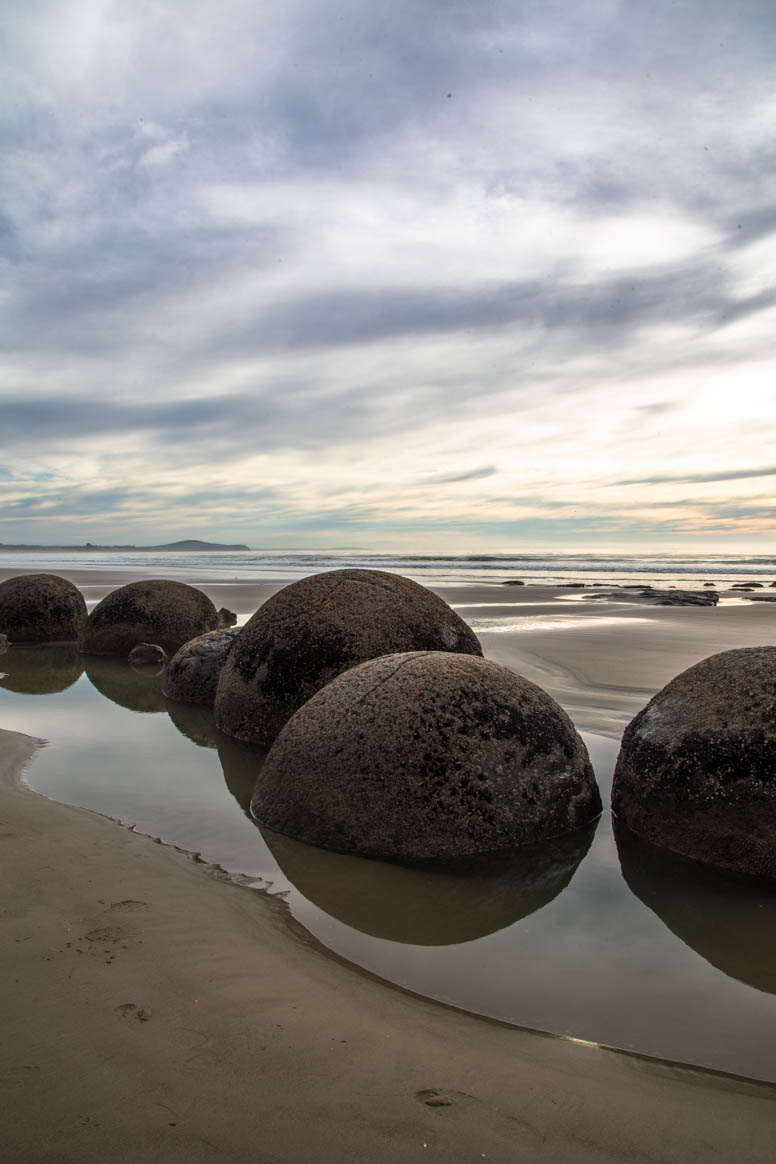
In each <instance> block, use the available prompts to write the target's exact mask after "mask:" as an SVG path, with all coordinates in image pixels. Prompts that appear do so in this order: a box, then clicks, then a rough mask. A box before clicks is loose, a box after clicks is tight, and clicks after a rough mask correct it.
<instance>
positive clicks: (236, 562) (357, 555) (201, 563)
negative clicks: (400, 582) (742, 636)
mask: <svg viewBox="0 0 776 1164" xmlns="http://www.w3.org/2000/svg"><path fill="white" fill-rule="evenodd" d="M13 569H19V570H25V571H28V570H34V571H46V572H49V573H57V572H60V571H61V572H67V571H69V570H94V571H121V572H124V573H126V574H128V575H131V576H133V577H134V576H137V577H145V578H152V577H157V578H158V577H166V578H182V579H186V580H187V581H194V580H196V579H198V578H199V579H200V580H201V581H203V582H204V581H220V582H253V581H256V582H263V581H272V582H274V581H288V582H292V581H295V580H297V579H299V578H305V577H307V576H308V575H310V574H317V573H321V572H323V571H328V570H343V569H364V570H386V571H389V572H390V573H395V574H402V575H404V576H405V577H409V578H414V579H415V580H416V581H418V582H422V583H425V584H426V585H428V586H435V585H436V586H439V585H455V584H458V585H471V584H479V583H488V582H491V583H504V582H510V581H516V582H525V583H526V584H530V583H535V584H545V585H561V586H562V585H570V584H573V583H580V582H581V583H583V584H584V585H585V586H594V585H596V584H598V585H601V586H614V585H620V586H623V585H625V586H627V585H636V584H638V583H644V584H652V585H656V586H677V587H685V588H690V589H691V588H693V587H696V586H702V585H703V584H704V583H705V582H713V583H715V584H717V585H724V584H725V583H729V584H734V583H735V582H745V581H761V582H764V583H768V582H770V581H771V580H772V579H774V578H776V554H763V555H753V554H746V555H743V554H715V555H685V554H676V553H673V554H613V553H600V554H591V553H573V554H572V553H547V552H537V553H520V554H517V553H510V554H506V553H503V554H461V555H458V554H448V555H446V554H428V555H419V554H388V553H374V552H370V551H368V550H360V549H352V548H345V549H307V548H305V549H249V550H238V551H221V550H204V551H202V550H195V551H191V550H189V551H185V552H181V551H159V550H142V549H118V550H102V549H100V550H96V549H92V548H89V547H87V548H85V549H56V550H54V549H52V550H22V551H20V550H14V549H3V548H1V547H0V570H13Z"/></svg>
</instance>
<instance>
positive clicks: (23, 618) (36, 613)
mask: <svg viewBox="0 0 776 1164" xmlns="http://www.w3.org/2000/svg"><path fill="white" fill-rule="evenodd" d="M85 622H86V602H85V600H84V596H83V594H82V593H81V591H80V590H79V589H78V587H77V586H74V585H73V583H72V582H68V580H67V579H66V578H60V577H59V575H58V574H20V575H19V576H18V577H16V578H6V580H5V582H0V632H2V633H3V634H4V635H5V636H6V637H7V639H8V642H10V643H74V642H77V641H78V639H79V638H80V637H81V632H82V631H83V629H84V624H85Z"/></svg>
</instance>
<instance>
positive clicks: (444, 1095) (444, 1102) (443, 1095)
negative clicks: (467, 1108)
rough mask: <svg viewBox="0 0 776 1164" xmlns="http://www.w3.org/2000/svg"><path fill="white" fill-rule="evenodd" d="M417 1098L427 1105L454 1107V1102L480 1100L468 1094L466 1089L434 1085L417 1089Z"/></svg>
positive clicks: (476, 1101)
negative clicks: (460, 1089)
mask: <svg viewBox="0 0 776 1164" xmlns="http://www.w3.org/2000/svg"><path fill="white" fill-rule="evenodd" d="M415 1098H416V1099H417V1100H418V1102H419V1103H423V1104H425V1105H426V1107H452V1106H453V1104H455V1103H458V1102H460V1101H461V1100H473V1101H474V1102H475V1103H478V1102H479V1101H478V1100H477V1097H476V1096H474V1095H468V1094H467V1093H466V1092H465V1091H452V1090H450V1089H447V1088H445V1089H441V1090H437V1088H434V1087H426V1088H424V1089H423V1090H422V1091H416V1092H415Z"/></svg>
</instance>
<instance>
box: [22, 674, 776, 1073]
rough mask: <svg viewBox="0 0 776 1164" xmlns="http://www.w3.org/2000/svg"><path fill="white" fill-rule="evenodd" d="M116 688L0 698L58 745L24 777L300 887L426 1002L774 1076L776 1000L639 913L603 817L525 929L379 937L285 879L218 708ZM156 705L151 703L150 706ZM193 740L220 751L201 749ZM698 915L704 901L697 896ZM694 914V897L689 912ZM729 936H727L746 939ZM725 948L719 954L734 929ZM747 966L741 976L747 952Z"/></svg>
mask: <svg viewBox="0 0 776 1164" xmlns="http://www.w3.org/2000/svg"><path fill="white" fill-rule="evenodd" d="M3 669H4V668H3ZM116 678H117V679H118V678H120V676H119V675H118V673H117V676H116ZM149 681H150V682H151V681H152V680H149ZM0 682H1V681H0ZM111 683H112V680H111V676H110V674H108V675H107V678H106V674H105V673H103V674H102V675H101V677H100V684H101V689H102V691H103V692H104V694H100V693H99V692H98V691H97V690H96V689H95V688H94V687H93V686H92V685H91V683H90V682H89V679H88V677H87V676H86V675H85V674H84V675H82V676H81V677H80V679H78V680H77V681H76V682H74V683H72V685H71V686H70V687H68V688H67V689H66V690H64V691H62V692H60V693H58V694H53V695H35V696H29V695H23V694H18V693H15V692H9V691H7V690H5V689H2V688H1V687H0V713H1V714H0V723H2V726H3V727H5V728H8V729H11V730H15V731H21V732H26V733H27V734H29V735H32V736H36V737H38V738H41V737H42V738H45V739H46V740H47V741H48V742H49V744H50V746H49V747H46V748H44V749H43V750H42V751H41V752H40V753H39V754H38V756H37V757H36V759H35V760H34V761H33V763H32V764H31V766H30V769H29V772H28V777H29V780H30V783H31V785H32V786H33V787H34V788H35V789H36V790H38V791H40V792H42V793H44V794H46V795H49V796H53V797H55V798H57V799H61V800H65V801H68V802H70V803H75V804H80V805H84V806H86V807H90V808H92V809H95V810H97V811H99V812H103V813H105V814H107V815H110V816H114V817H118V818H120V819H122V820H124V821H126V822H132V823H134V824H135V825H136V827H137V828H138V830H139V831H141V832H145V833H148V834H150V835H152V836H160V837H161V838H162V839H163V840H165V841H169V842H172V843H174V844H176V845H178V846H180V847H181V848H184V849H188V850H192V851H196V852H200V853H201V854H202V856H203V858H204V859H205V860H208V861H212V862H216V863H219V864H221V865H223V866H224V867H225V868H227V869H229V870H231V871H233V872H236V873H243V874H246V875H247V876H249V877H252V878H254V879H256V880H257V881H261V882H262V883H264V884H266V882H268V881H269V882H272V883H273V891H275V892H277V891H289V901H290V904H291V906H292V909H293V912H294V914H295V915H296V917H297V918H299V920H300V921H302V923H303V924H304V925H305V926H306V927H307V928H308V929H309V930H310V931H311V932H312V933H314V934H315V935H316V936H317V937H318V938H320V940H321V941H323V942H324V943H325V944H327V945H330V946H332V947H333V948H335V949H336V950H338V951H339V952H341V953H343V954H344V955H346V956H347V957H349V958H351V959H352V960H354V961H355V962H357V963H359V964H361V965H363V966H364V967H366V968H368V969H370V970H373V971H374V972H376V973H377V974H380V975H382V976H384V977H387V978H390V979H392V980H394V981H396V982H398V983H400V984H402V985H405V986H407V987H409V988H411V989H413V990H416V991H418V992H420V993H424V994H429V995H432V996H435V997H438V998H441V999H443V1000H445V1001H449V1002H453V1003H455V1004H456V1005H459V1006H462V1007H466V1008H468V1009H471V1010H474V1011H480V1012H482V1013H485V1014H489V1015H493V1016H496V1017H499V1018H503V1019H507V1020H510V1021H512V1022H515V1023H518V1024H521V1025H525V1026H529V1027H536V1028H539V1029H544V1030H550V1031H554V1032H558V1033H565V1034H570V1035H573V1036H575V1037H577V1038H581V1039H588V1040H590V1041H593V1042H602V1043H606V1044H612V1045H616V1046H623V1047H627V1048H632V1049H635V1050H639V1051H642V1052H645V1053H650V1054H655V1055H659V1056H663V1057H666V1058H671V1059H677V1060H683V1061H688V1062H696V1063H702V1064H706V1065H708V1066H713V1067H717V1068H719V1069H723V1070H728V1071H733V1072H737V1073H741V1074H745V1075H753V1076H759V1077H767V1078H770V1079H774V1080H776V995H774V994H770V993H767V992H766V991H764V990H758V989H755V988H754V987H752V986H749V985H747V984H746V983H745V982H744V981H739V980H737V979H736V978H733V977H728V976H727V975H726V974H725V973H723V972H722V970H720V969H717V968H716V967H715V966H714V965H712V964H711V963H710V962H709V961H707V960H706V959H705V958H704V957H702V956H701V955H700V954H699V953H696V952H695V950H694V949H692V948H691V946H689V945H686V944H685V942H684V941H682V940H681V939H680V937H678V936H677V935H676V933H674V932H672V929H670V928H669V925H668V924H666V923H665V922H664V921H662V920H661V917H660V916H659V912H660V910H661V909H663V905H662V901H663V898H661V896H660V895H661V894H662V893H663V892H664V890H663V889H662V888H661V887H660V885H659V884H657V882H655V886H656V888H655V895H654V900H653V898H651V897H650V898H649V900H650V904H651V905H652V906H653V908H648V907H647V906H646V905H644V904H642V902H641V901H640V900H639V898H638V897H637V896H636V895H635V892H632V891H631V889H630V888H629V887H628V884H627V883H626V881H625V880H624V879H623V876H622V874H621V872H620V864H619V860H618V856H617V850H616V847H615V844H614V839H613V836H612V830H611V826H610V821H609V818H608V816H607V815H605V816H604V818H602V820H601V822H600V824H599V827H598V830H597V832H596V835H595V838H594V840H593V843H592V846H591V848H590V850H589V852H588V854H587V856H586V857H584V859H583V860H582V861H581V864H580V865H579V867H578V868H577V870H576V872H575V873H573V875H572V876H571V879H570V881H569V883H568V884H567V885H566V887H565V888H563V889H562V891H561V892H559V893H558V895H557V896H556V897H555V898H554V899H553V900H551V901H549V902H548V904H545V905H543V906H542V907H541V908H539V909H537V910H536V912H534V913H531V914H529V915H528V916H526V917H523V918H521V919H520V920H519V921H516V922H513V923H511V924H507V925H506V926H505V927H504V928H501V929H498V930H496V932H492V933H486V934H485V935H484V936H482V937H476V938H475V939H474V940H470V941H464V942H460V943H458V944H456V945H441V946H440V945H437V946H432V945H418V944H415V945H412V944H408V943H407V942H403V941H391V940H387V939H385V938H380V937H374V936H370V935H368V934H365V933H363V932H360V931H359V930H356V929H354V928H353V927H352V926H350V925H347V924H346V923H345V922H343V921H339V920H337V919H336V918H335V917H333V916H331V915H330V914H328V913H326V912H324V911H323V910H322V909H320V908H319V907H318V906H317V905H315V904H314V903H313V902H312V901H311V900H307V899H306V898H305V897H303V896H302V895H301V893H300V892H299V891H298V890H296V889H295V888H294V887H293V886H292V885H291V884H290V883H289V882H288V881H287V880H286V878H285V876H284V875H283V874H282V873H281V872H280V870H279V869H278V866H277V864H276V863H275V860H274V858H273V856H272V854H271V852H270V850H269V849H268V847H267V845H266V844H265V842H264V840H263V838H262V836H261V834H260V832H259V830H258V829H257V828H256V826H255V825H254V824H253V823H252V822H251V821H250V820H249V819H248V818H247V816H246V815H245V812H244V811H243V809H242V808H241V807H240V805H239V804H238V803H237V800H236V799H235V797H236V796H238V797H240V799H241V800H242V802H243V804H244V803H245V799H246V796H247V795H249V793H250V779H251V764H252V762H253V761H252V759H251V756H250V752H249V751H248V750H244V751H243V754H242V756H240V755H239V754H237V753H234V750H233V747H232V745H233V742H232V741H228V742H227V744H226V746H224V745H223V740H222V741H221V744H222V754H223V756H224V764H225V765H226V767H227V769H228V776H229V781H230V788H231V789H232V791H230V788H228V787H227V784H226V781H225V777H224V771H223V770H222V767H221V764H220V763H219V754H218V751H217V750H216V747H215V746H214V745H215V744H216V743H217V742H218V739H217V736H216V734H215V732H214V730H213V727H212V720H211V719H210V717H209V713H208V712H199V711H196V710H193V709H186V711H184V712H183V714H182V715H179V716H178V717H177V718H178V723H179V726H176V725H175V724H174V723H173V721H172V720H171V718H170V717H169V716H168V715H167V714H166V712H165V711H163V710H159V711H156V712H154V711H149V710H147V709H146V710H145V711H143V712H142V713H137V712H133V711H130V710H127V709H126V707H125V706H121V700H122V699H126V698H127V695H126V686H125V685H122V684H121V683H119V685H118V686H117V688H116V689H115V690H116V692H117V695H118V696H119V697H120V699H119V702H114V701H113V698H112V696H111V691H112V690H114V688H113V687H112V686H111ZM149 703H150V706H154V700H153V699H151V700H150V701H148V700H146V706H148V705H149ZM187 736H193V737H194V738H196V739H197V740H198V741H199V742H200V743H201V744H205V745H209V746H199V747H198V746H195V744H194V743H192V742H191V739H189V738H187ZM585 739H586V743H587V744H588V747H589V749H590V751H591V756H592V759H593V762H594V765H595V768H596V772H597V774H598V778H599V783H600V784H601V792H602V796H603V798H604V800H605V801H606V800H607V798H608V797H607V793H608V784H609V782H610V779H611V769H612V766H613V763H614V759H615V756H616V751H617V744H616V743H615V742H614V741H612V740H608V739H605V738H603V737H600V736H592V735H587V736H586V737H585ZM230 748H231V749H232V750H230ZM237 752H238V753H239V747H238V749H237ZM258 763H259V760H258V759H257V760H256V764H257V765H258ZM232 792H233V793H234V795H233V794H232ZM316 853H317V850H315V851H313V854H312V860H311V866H312V869H313V873H314V866H315V854H316ZM325 857H326V859H327V861H328V863H329V864H328V866H327V868H328V869H329V873H328V874H327V876H331V875H332V874H331V870H332V869H334V875H335V876H336V864H337V862H339V861H341V862H342V868H343V877H347V878H350V879H351V880H352V879H353V877H354V876H355V874H354V870H356V872H357V871H358V870H359V869H360V868H361V867H362V864H361V862H360V860H359V859H358V858H353V857H342V858H340V857H339V856H338V855H335V854H325ZM368 865H369V869H368V870H366V869H365V871H364V874H363V881H364V884H365V885H367V886H368V887H369V892H370V893H371V892H373V889H372V887H373V886H379V885H380V883H381V874H382V873H384V874H385V878H386V880H385V883H386V884H390V877H391V872H392V867H389V869H388V870H387V872H386V871H384V869H383V867H381V866H380V865H379V863H375V862H369V863H368ZM367 874H368V876H367ZM679 875H680V874H679ZM407 876H408V877H410V878H412V877H413V876H414V873H412V872H410V871H407ZM314 883H315V879H314V877H313V879H312V881H311V884H312V885H313V886H314ZM421 884H422V879H421V878H419V880H418V885H419V886H420V885H421ZM650 884H651V883H650ZM639 892H641V889H639ZM311 896H314V894H312V893H311ZM680 896H681V895H680ZM375 897H376V894H375ZM464 899H465V898H464ZM712 903H713V899H712ZM761 904H762V924H763V926H767V927H770V928H771V929H773V928H774V926H775V925H776V894H774V895H773V896H772V897H769V896H768V895H767V894H766V895H763V897H762V903H761ZM685 906H686V903H685ZM702 907H703V908H707V903H706V904H704V902H702V901H701V900H700V898H699V899H698V910H700V909H701V908H702ZM366 908H367V909H368V908H369V902H367V903H366ZM373 909H374V919H375V925H374V926H373V927H371V928H373V929H374V930H375V932H380V927H381V924H382V922H381V917H380V903H379V900H375V901H374V902H373ZM653 909H654V910H655V911H657V912H653ZM693 910H694V904H693V901H691V902H690V908H689V912H688V911H687V909H686V908H685V912H688V916H690V915H693ZM663 912H665V913H666V916H667V918H669V920H670V922H671V924H672V925H674V926H675V927H676V922H675V919H676V918H677V917H681V916H683V915H682V912H681V910H677V908H676V904H675V903H673V904H671V905H670V907H669V906H666V908H665V909H664V910H663ZM474 920H475V921H476V919H474ZM712 924H713V918H712ZM474 928H475V929H476V925H475V926H474ZM676 928H677V931H678V930H679V927H676ZM731 934H732V937H731V940H738V939H740V934H739V935H738V939H736V935H735V934H733V933H732V931H731ZM688 940H694V936H693V937H692V938H688ZM715 940H716V941H717V942H723V943H724V940H725V936H724V933H723V934H722V935H719V934H717V935H715ZM695 944H696V945H698V943H697V942H695ZM739 944H740V943H739ZM698 948H702V946H700V945H699V946H698ZM751 956H752V957H756V956H758V955H757V952H756V951H752V955H751ZM738 962H739V965H737V972H738V971H739V970H740V962H741V959H740V957H739V959H738ZM718 964H719V960H718ZM752 978H753V980H758V979H757V977H756V975H755V974H753V975H752Z"/></svg>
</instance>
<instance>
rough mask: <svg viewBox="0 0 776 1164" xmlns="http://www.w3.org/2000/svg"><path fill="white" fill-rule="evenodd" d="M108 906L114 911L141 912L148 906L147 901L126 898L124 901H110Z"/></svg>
mask: <svg viewBox="0 0 776 1164" xmlns="http://www.w3.org/2000/svg"><path fill="white" fill-rule="evenodd" d="M110 908H111V910H112V911H113V912H114V913H143V912H144V911H145V910H147V909H149V908H150V906H149V905H148V902H147V901H133V900H132V899H131V898H127V900H126V901H112V902H111V904H110Z"/></svg>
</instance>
